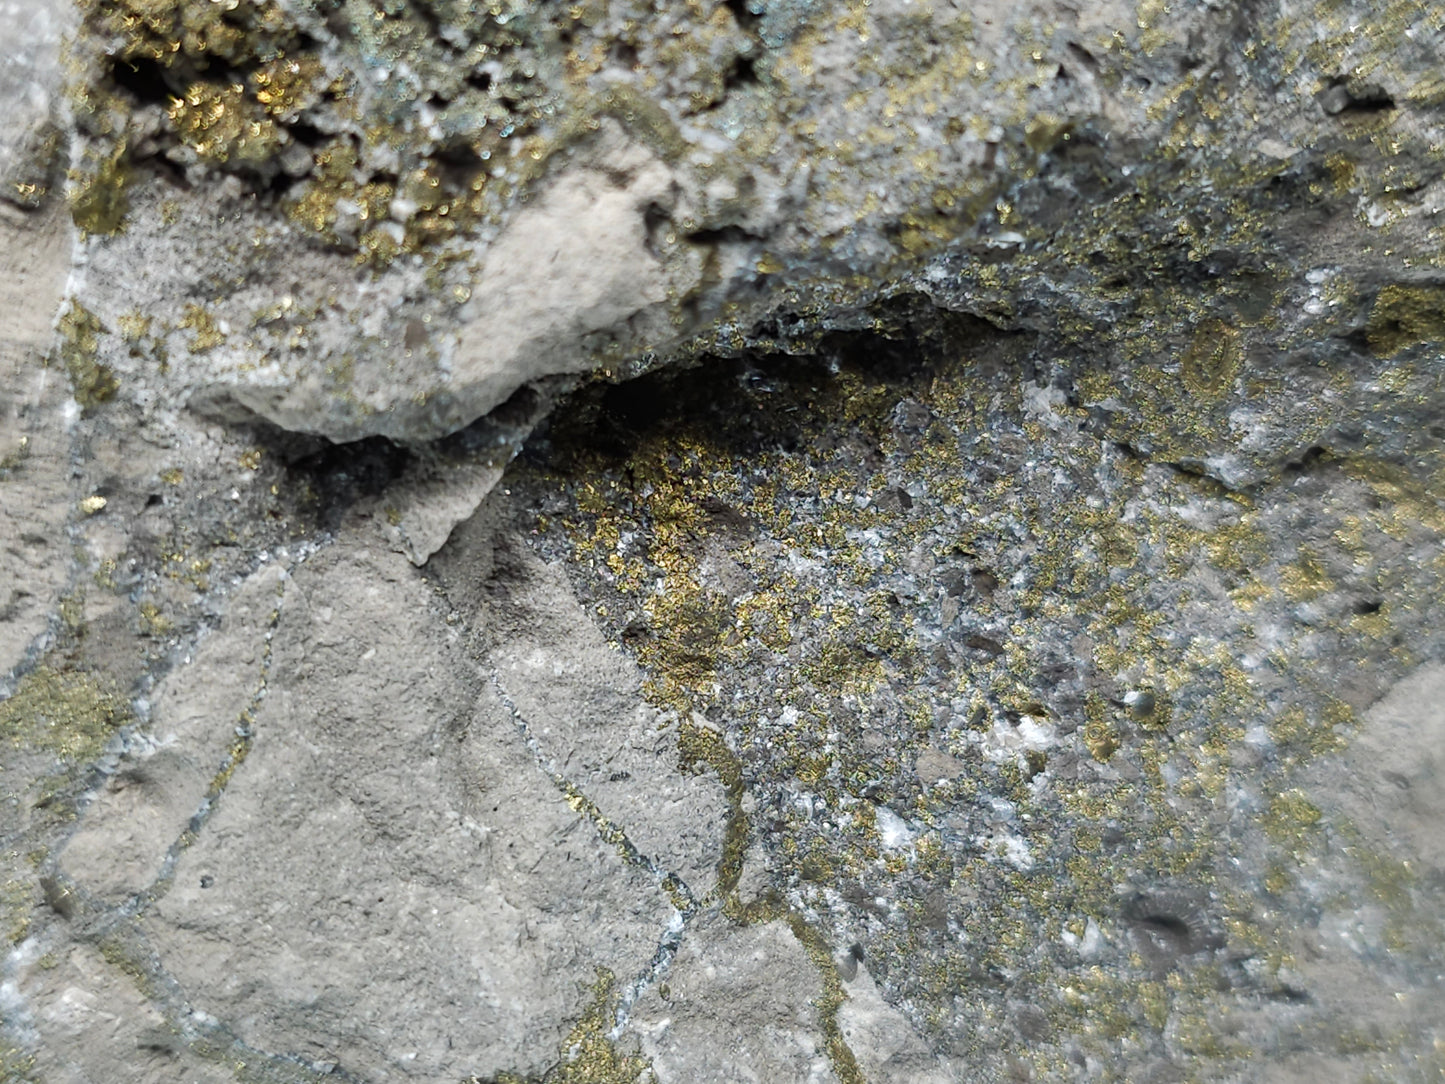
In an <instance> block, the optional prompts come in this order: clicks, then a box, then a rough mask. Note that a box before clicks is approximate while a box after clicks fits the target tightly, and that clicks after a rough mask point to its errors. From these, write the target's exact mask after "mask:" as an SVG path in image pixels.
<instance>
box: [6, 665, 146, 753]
mask: <svg viewBox="0 0 1445 1084" xmlns="http://www.w3.org/2000/svg"><path fill="white" fill-rule="evenodd" d="M129 714H130V713H129V710H128V709H127V707H126V705H125V701H124V700H123V699H122V698H121V697H119V696H117V695H116V694H115V693H114V692H111V691H109V690H107V689H106V688H105V686H104V685H103V684H102V682H101V681H100V680H99V679H97V678H96V677H94V676H93V675H91V674H86V673H80V672H75V671H68V670H64V669H56V668H53V667H51V666H40V667H37V668H36V669H34V670H32V671H31V672H30V673H28V674H26V675H25V676H24V677H23V678H22V679H21V680H20V684H19V685H18V687H17V688H16V690H15V692H14V694H13V695H11V696H10V697H8V698H7V699H5V700H4V701H0V739H3V740H4V741H5V742H7V743H8V744H10V745H12V746H14V747H17V748H27V749H35V750H41V751H44V752H47V753H50V754H52V755H54V756H55V758H56V759H57V760H59V761H60V762H61V763H62V764H65V765H67V766H71V765H83V764H87V763H89V762H90V761H93V760H95V759H96V758H97V757H98V756H100V754H101V751H102V750H103V749H104V748H105V745H106V743H107V742H109V741H110V739H111V737H112V736H113V735H114V734H115V732H116V730H117V729H118V728H119V727H121V726H123V725H124V724H125V723H126V722H127V721H128V720H129Z"/></svg>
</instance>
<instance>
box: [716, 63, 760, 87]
mask: <svg viewBox="0 0 1445 1084" xmlns="http://www.w3.org/2000/svg"><path fill="white" fill-rule="evenodd" d="M757 81H758V72H757V68H756V67H755V66H754V64H753V58H752V57H750V56H740V57H737V58H736V59H735V60H734V61H733V63H732V67H730V68H729V69H728V72H727V75H725V76H724V77H723V88H724V95H723V96H724V97H726V96H727V94H726V91H730V90H734V89H736V88H737V87H743V86H747V85H748V84H750V83H756V82H757Z"/></svg>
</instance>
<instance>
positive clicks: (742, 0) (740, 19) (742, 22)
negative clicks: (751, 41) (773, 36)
mask: <svg viewBox="0 0 1445 1084" xmlns="http://www.w3.org/2000/svg"><path fill="white" fill-rule="evenodd" d="M723 7H725V8H727V9H728V10H729V11H730V12H732V13H733V18H734V19H736V20H737V24H738V26H740V27H742V28H743V29H744V30H749V29H751V28H752V27H754V26H756V25H757V23H758V22H759V20H761V19H762V17H763V16H762V14H761V13H760V12H755V11H753V10H752V9H751V8H750V7H749V6H748V3H747V0H723Z"/></svg>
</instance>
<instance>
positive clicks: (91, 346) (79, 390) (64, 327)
mask: <svg viewBox="0 0 1445 1084" xmlns="http://www.w3.org/2000/svg"><path fill="white" fill-rule="evenodd" d="M105 334H106V329H105V326H104V325H103V324H101V322H100V320H99V319H98V318H97V317H96V316H95V314H94V313H92V312H90V311H89V310H87V309H86V308H85V306H84V305H81V304H80V303H79V302H72V303H71V305H70V307H69V308H68V309H67V310H66V312H65V313H64V315H62V316H61V318H60V335H59V350H60V357H61V360H62V361H63V362H64V363H65V371H66V373H67V375H69V377H70V385H71V387H72V388H73V389H74V393H75V401H76V402H77V403H79V404H80V408H81V410H83V411H86V412H89V411H93V410H94V409H95V408H96V407H98V406H100V405H101V404H102V403H108V402H109V401H110V400H112V399H114V398H115V393H116V392H117V391H119V390H120V382H119V381H118V380H117V379H116V376H115V372H114V370H112V369H111V368H110V366H108V365H106V364H105V363H104V362H102V361H100V360H98V358H99V354H100V341H101V338H102V337H103V336H104V335H105Z"/></svg>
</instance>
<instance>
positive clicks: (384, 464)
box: [286, 437, 413, 530]
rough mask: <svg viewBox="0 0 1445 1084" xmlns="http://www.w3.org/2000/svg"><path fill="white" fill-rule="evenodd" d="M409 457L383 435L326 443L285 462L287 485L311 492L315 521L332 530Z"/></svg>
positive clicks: (394, 476)
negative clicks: (347, 442)
mask: <svg viewBox="0 0 1445 1084" xmlns="http://www.w3.org/2000/svg"><path fill="white" fill-rule="evenodd" d="M412 458H413V456H412V453H411V452H410V451H409V450H408V449H406V448H404V447H402V446H401V445H399V444H395V443H393V442H392V441H390V440H387V439H386V438H385V437H368V438H366V439H365V440H358V441H354V442H352V443H350V444H327V445H325V446H323V447H322V448H320V449H319V450H317V451H314V452H311V453H310V454H305V455H302V456H301V457H300V458H298V459H295V460H293V461H292V462H290V463H289V464H288V465H287V468H286V473H287V476H288V488H289V489H292V490H294V491H296V492H305V491H309V492H310V493H312V494H314V495H315V499H316V502H317V504H316V508H315V510H314V515H315V518H316V522H317V525H318V526H319V527H321V528H322V529H323V530H335V529H336V528H337V527H339V526H340V525H341V520H342V518H343V517H344V516H345V514H346V512H347V510H348V509H349V508H350V507H351V506H352V505H353V504H355V503H356V502H357V501H359V500H361V499H363V498H366V497H375V496H377V495H378V494H380V493H381V492H382V491H383V490H385V489H386V487H387V486H388V485H390V484H391V483H392V482H393V481H395V480H396V479H397V478H398V477H400V475H401V473H402V472H403V471H404V470H405V469H406V467H407V465H408V464H409V463H410V462H411V460H412Z"/></svg>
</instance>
